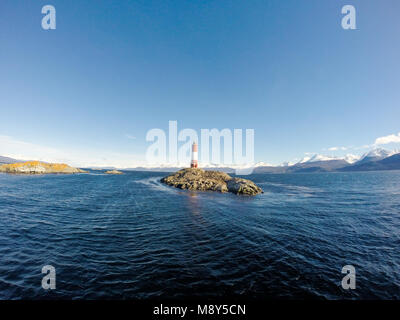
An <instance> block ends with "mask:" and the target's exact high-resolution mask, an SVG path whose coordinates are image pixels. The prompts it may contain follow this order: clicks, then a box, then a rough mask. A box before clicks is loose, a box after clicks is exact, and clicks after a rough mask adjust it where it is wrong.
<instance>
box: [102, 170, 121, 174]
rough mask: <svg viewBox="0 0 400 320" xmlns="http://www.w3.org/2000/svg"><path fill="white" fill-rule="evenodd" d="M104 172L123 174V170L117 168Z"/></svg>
mask: <svg viewBox="0 0 400 320" xmlns="http://www.w3.org/2000/svg"><path fill="white" fill-rule="evenodd" d="M105 173H106V174H124V173H123V172H121V171H118V170H109V171H106V172H105Z"/></svg>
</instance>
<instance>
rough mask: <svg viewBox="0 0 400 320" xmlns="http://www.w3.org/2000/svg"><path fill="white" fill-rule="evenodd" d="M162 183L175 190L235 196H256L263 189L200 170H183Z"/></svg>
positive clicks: (221, 173)
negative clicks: (232, 194)
mask: <svg viewBox="0 0 400 320" xmlns="http://www.w3.org/2000/svg"><path fill="white" fill-rule="evenodd" d="M161 182H162V183H165V184H167V185H169V186H173V187H175V188H180V189H187V190H199V191H207V190H210V191H219V192H232V193H235V194H245V195H256V194H259V193H262V192H263V191H262V189H261V188H260V187H258V186H257V185H256V184H255V183H254V182H252V181H250V180H246V179H241V178H232V177H231V176H230V175H229V174H227V173H224V172H219V171H205V170H203V169H199V168H187V169H182V170H179V171H177V172H175V173H174V174H171V175H169V176H167V177H164V178H162V179H161Z"/></svg>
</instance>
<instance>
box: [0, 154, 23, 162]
mask: <svg viewBox="0 0 400 320" xmlns="http://www.w3.org/2000/svg"><path fill="white" fill-rule="evenodd" d="M17 162H20V161H19V160H16V159H13V158H9V157H2V156H0V164H10V163H17Z"/></svg>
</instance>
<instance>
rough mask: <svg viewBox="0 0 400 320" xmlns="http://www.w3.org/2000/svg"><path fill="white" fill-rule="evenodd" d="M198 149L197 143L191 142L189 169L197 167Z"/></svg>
mask: <svg viewBox="0 0 400 320" xmlns="http://www.w3.org/2000/svg"><path fill="white" fill-rule="evenodd" d="M197 150H198V148H197V143H196V142H193V144H192V162H191V163H190V167H191V168H197V167H198V165H199V164H198V162H197V159H198V152H197Z"/></svg>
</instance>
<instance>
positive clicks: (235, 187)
mask: <svg viewBox="0 0 400 320" xmlns="http://www.w3.org/2000/svg"><path fill="white" fill-rule="evenodd" d="M227 185H228V190H229V192H232V193H235V194H247V195H255V194H259V193H262V192H263V191H262V189H261V188H260V187H259V186H257V185H256V184H255V183H254V182H253V181H250V180H247V179H241V178H232V179H231V180H229V181H228V182H227Z"/></svg>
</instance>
